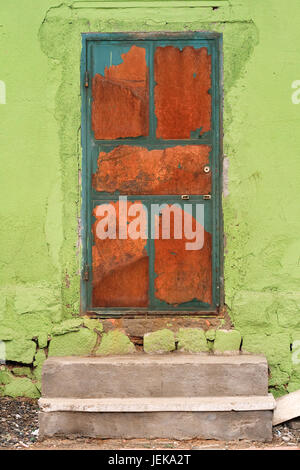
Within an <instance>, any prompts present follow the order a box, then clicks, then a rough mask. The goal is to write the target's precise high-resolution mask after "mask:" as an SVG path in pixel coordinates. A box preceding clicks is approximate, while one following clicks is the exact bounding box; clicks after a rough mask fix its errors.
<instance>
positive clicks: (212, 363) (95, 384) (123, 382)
mask: <svg viewBox="0 0 300 470" xmlns="http://www.w3.org/2000/svg"><path fill="white" fill-rule="evenodd" d="M267 393H268V365H267V361H266V359H265V358H264V357H263V356H254V355H253V356H252V355H239V356H235V355H234V356H212V355H209V354H207V355H196V354H193V355H186V354H171V355H159V356H148V355H145V354H140V355H138V354H137V355H134V356H114V357H60V358H55V357H52V358H49V359H47V361H45V363H44V366H43V377H42V396H43V397H48V398H50V397H56V398H57V397H69V398H70V397H72V398H114V397H116V398H117V397H119V398H122V397H174V396H177V397H196V396H198V397H203V396H241V395H247V396H249V395H257V396H263V395H267Z"/></svg>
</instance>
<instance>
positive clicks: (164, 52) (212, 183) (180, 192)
mask: <svg viewBox="0 0 300 470" xmlns="http://www.w3.org/2000/svg"><path fill="white" fill-rule="evenodd" d="M201 34H202V33H190V34H187V37H186V38H185V39H183V40H181V39H180V38H179V39H178V38H176V37H175V35H173V36H172V35H171V36H172V37H170V38H169V37H168V36H167V35H166V36H165V38H162V35H159V37H158V38H157V39H156V38H155V37H154V36H155V35H151V34H150V36H149V38H148V36H147V35H145V34H141V35H139V34H138V33H132V34H128V35H127V34H125V33H124V34H123V33H122V34H118V33H116V34H112V35H99V40H98V39H97V36H98V35H96V36H95V35H92V36H91V39H90V40H89V39H88V38H87V39H85V43H84V44H85V50H86V61H85V62H84V61H83V64H84V71H83V74H82V77H83V82H82V83H83V85H82V86H83V87H84V90H85V93H86V104H85V106H86V107H85V110H86V123H87V126H86V133H85V134H84V133H83V148H84V149H85V148H86V152H87V160H86V166H84V167H83V179H84V185H86V196H84V197H86V199H85V205H84V210H83V219H84V221H85V226H86V231H85V234H86V235H85V237H84V240H83V253H84V257H85V260H86V265H85V271H84V273H85V274H84V279H85V284H84V289H83V292H86V297H85V306H86V307H84V309H85V311H86V310H91V311H97V312H98V311H99V312H102V313H101V314H105V315H109V312H111V313H112V314H116V313H117V314H119V313H120V312H125V313H126V312H127V311H133V310H135V311H136V312H137V313H138V312H142V311H144V312H147V311H149V312H163V311H191V312H201V311H216V309H217V308H218V305H219V290H218V289H219V251H218V250H219V219H218V217H219V212H218V211H219V178H220V171H219V162H218V157H219V117H218V110H219V108H220V102H219V95H218V81H219V75H218V74H219V72H218V66H219V62H218V60H219V59H218V57H219V52H218V47H219V42H218V38H217V36H216V35H214V34H212V35H210V34H209V33H208V34H207V35H204V36H203V38H202V37H201ZM110 37H112V39H110ZM86 84H88V88H85V85H86ZM85 142H86V143H85ZM85 145H86V147H85ZM122 198H123V199H122ZM124 200H126V204H127V211H128V209H129V208H130V207H131V206H132V205H133V204H134V203H138V204H141V205H143V208H144V209H142V212H143V210H144V211H145V214H144V216H145V217H144V220H146V229H145V230H146V231H147V234H146V233H145V236H142V237H140V238H134V239H133V238H132V237H131V236H130V234H129V232H128V231H129V230H130V226H131V223H132V222H133V221H134V217H130V216H128V215H127V216H126V217H127V219H126V223H125V225H124V219H122V217H121V219H122V222H121V219H120V214H123V215H124V211H123V205H122V204H123V201H124ZM185 204H190V206H189V207H186V206H185ZM153 205H155V206H159V207H160V214H159V213H156V215H154V216H153V213H151V212H152V210H151V208H152V206H153ZM197 205H198V206H203V214H204V218H203V220H202V219H201V220H200V219H199V215H198V212H197V209H196V206H197ZM108 206H109V207H110V209H109V210H113V211H114V212H115V215H116V218H115V226H114V227H113V229H112V226H111V224H110V223H109V222H108V221H109V218H108V213H109V210H107V212H105V210H104V209H105V207H108ZM171 207H172V210H173V212H172V211H171V215H170V217H171V224H170V228H171V233H170V236H169V237H168V238H165V232H164V231H163V228H162V225H161V223H162V219H163V217H164V213H165V211H168V210H169V209H170V208H171ZM177 215H180V216H181V217H182V219H184V218H185V217H186V216H187V220H190V222H191V224H190V227H191V231H192V232H194V231H195V229H196V227H198V228H199V227H200V228H201V230H202V233H203V246H201V249H187V245H190V246H191V244H193V243H195V240H196V238H195V239H193V238H191V236H190V234H187V233H186V232H185V231H184V230H185V226H184V224H183V225H182V234H181V235H182V236H181V237H180V238H179V237H178V232H176V233H175V231H174V224H173V222H174V220H175V217H176V216H177ZM124 227H125V228H124ZM107 230H112V231H115V237H111V236H110V237H108V236H106V235H105V232H107ZM176 230H177V229H176ZM100 232H101V234H102V235H101V236H99V233H100ZM120 233H121V234H123V235H122V236H121V237H120V236H119V235H120ZM124 233H126V235H127V236H125V237H124ZM147 235H148V238H147ZM86 273H90V276H88V275H86Z"/></svg>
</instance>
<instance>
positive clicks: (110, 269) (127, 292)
mask: <svg viewBox="0 0 300 470" xmlns="http://www.w3.org/2000/svg"><path fill="white" fill-rule="evenodd" d="M109 203H110V204H111V205H112V206H113V207H114V208H115V211H116V216H117V224H116V239H110V238H106V239H104V240H102V239H99V238H98V236H97V235H96V228H97V224H98V223H99V221H100V220H101V219H102V217H98V216H97V207H96V208H95V209H94V213H93V214H94V216H95V217H96V219H97V220H96V222H95V223H94V225H93V228H92V230H93V235H94V241H95V244H94V245H93V247H92V249H93V252H92V255H93V266H92V269H93V294H92V304H93V307H146V306H147V305H148V285H149V267H148V264H149V263H148V254H147V251H146V243H147V240H144V239H137V240H132V239H131V238H129V236H128V239H125V240H123V239H120V238H119V231H120V227H119V223H118V221H119V211H120V204H121V203H120V202H119V201H118V202H111V201H109ZM131 204H132V203H131V202H127V207H128V209H129V207H130V206H131ZM134 218H135V217H130V216H128V218H127V220H128V222H129V223H130V222H131V221H132V220H133V219H134ZM127 235H128V228H127Z"/></svg>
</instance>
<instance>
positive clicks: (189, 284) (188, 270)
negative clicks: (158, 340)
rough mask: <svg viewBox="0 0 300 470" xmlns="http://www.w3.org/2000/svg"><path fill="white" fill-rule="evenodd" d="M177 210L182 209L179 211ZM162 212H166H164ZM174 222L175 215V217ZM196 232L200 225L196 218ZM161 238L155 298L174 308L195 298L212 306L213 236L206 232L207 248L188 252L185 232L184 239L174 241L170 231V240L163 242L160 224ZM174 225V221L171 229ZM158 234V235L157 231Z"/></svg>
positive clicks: (205, 245)
mask: <svg viewBox="0 0 300 470" xmlns="http://www.w3.org/2000/svg"><path fill="white" fill-rule="evenodd" d="M178 211H182V216H183V210H182V209H180V208H178ZM162 213H163V211H162ZM173 220H174V216H173ZM192 221H193V226H192V228H193V230H195V229H196V225H198V226H199V227H198V228H200V224H199V222H197V221H196V220H195V219H194V218H192ZM156 227H159V228H158V230H159V234H158V236H159V238H157V239H156V240H155V241H154V244H155V264H154V270H155V273H156V276H157V277H156V279H155V296H156V298H158V299H160V300H161V301H164V302H167V303H168V304H171V305H174V306H176V305H179V304H182V303H184V302H189V301H192V300H194V299H196V300H198V301H202V302H206V303H208V304H211V303H212V267H211V261H212V259H211V253H212V237H211V234H210V233H209V232H206V231H205V230H204V245H203V247H202V249H200V250H187V249H186V243H187V242H191V240H188V239H187V238H186V237H185V235H184V233H183V232H182V238H181V239H175V238H174V230H173V231H172V230H171V237H170V239H162V236H161V235H162V231H161V224H159V225H158V217H157V226H156ZM172 227H174V222H173V221H172V218H171V228H172ZM156 233H157V232H156Z"/></svg>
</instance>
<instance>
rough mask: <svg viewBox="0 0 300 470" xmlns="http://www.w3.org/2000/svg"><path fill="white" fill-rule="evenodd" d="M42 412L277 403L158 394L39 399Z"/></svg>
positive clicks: (246, 407) (251, 407) (268, 406)
mask: <svg viewBox="0 0 300 470" xmlns="http://www.w3.org/2000/svg"><path fill="white" fill-rule="evenodd" d="M39 406H40V409H41V411H44V412H46V413H51V412H53V411H78V412H81V411H84V412H89V413H92V412H122V411H124V412H145V413H148V412H153V411H260V410H273V409H274V408H275V406H276V403H275V399H274V397H273V395H272V394H269V395H267V396H264V397H259V396H252V397H167V398H161V397H155V398H148V397H145V398H139V397H136V398H86V399H84V398H40V399H39Z"/></svg>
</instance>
